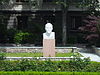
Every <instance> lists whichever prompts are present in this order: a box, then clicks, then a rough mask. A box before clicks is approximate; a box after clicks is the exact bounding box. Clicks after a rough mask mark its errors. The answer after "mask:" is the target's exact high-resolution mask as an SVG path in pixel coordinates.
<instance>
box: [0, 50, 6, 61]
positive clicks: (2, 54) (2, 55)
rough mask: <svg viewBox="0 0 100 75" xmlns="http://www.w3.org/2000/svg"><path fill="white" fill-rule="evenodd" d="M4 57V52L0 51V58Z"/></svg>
mask: <svg viewBox="0 0 100 75" xmlns="http://www.w3.org/2000/svg"><path fill="white" fill-rule="evenodd" d="M4 59H5V53H3V52H0V60H4Z"/></svg>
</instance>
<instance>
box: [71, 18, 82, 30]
mask: <svg viewBox="0 0 100 75" xmlns="http://www.w3.org/2000/svg"><path fill="white" fill-rule="evenodd" d="M70 23H71V27H70V28H71V29H72V30H73V29H75V30H76V29H77V28H78V27H79V26H81V25H82V17H81V16H71V22H70Z"/></svg>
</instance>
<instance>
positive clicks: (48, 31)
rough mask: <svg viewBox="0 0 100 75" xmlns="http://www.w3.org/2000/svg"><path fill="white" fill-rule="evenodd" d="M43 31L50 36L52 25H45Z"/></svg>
mask: <svg viewBox="0 0 100 75" xmlns="http://www.w3.org/2000/svg"><path fill="white" fill-rule="evenodd" d="M45 30H46V33H48V34H50V33H51V32H52V30H53V25H52V24H51V23H47V24H46V25H45Z"/></svg>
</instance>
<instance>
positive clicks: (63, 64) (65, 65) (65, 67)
mask: <svg viewBox="0 0 100 75" xmlns="http://www.w3.org/2000/svg"><path fill="white" fill-rule="evenodd" d="M92 64H93V63H92ZM92 64H91V63H90V61H89V59H88V58H85V59H80V58H74V59H72V60H70V61H51V60H48V61H39V60H36V61H34V60H28V59H23V60H16V61H7V60H1V61H0V71H38V72H41V71H42V72H88V71H89V70H91V69H92V72H95V71H96V72H99V70H100V68H99V65H100V63H98V66H97V67H98V68H97V67H95V66H93V67H92V68H90V67H91V65H92ZM89 65H90V67H89V68H88V67H87V66H89ZM93 65H95V64H93ZM87 69H89V70H87ZM95 69H96V70H95Z"/></svg>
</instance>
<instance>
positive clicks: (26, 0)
mask: <svg viewBox="0 0 100 75" xmlns="http://www.w3.org/2000/svg"><path fill="white" fill-rule="evenodd" d="M16 2H28V0H16Z"/></svg>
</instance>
